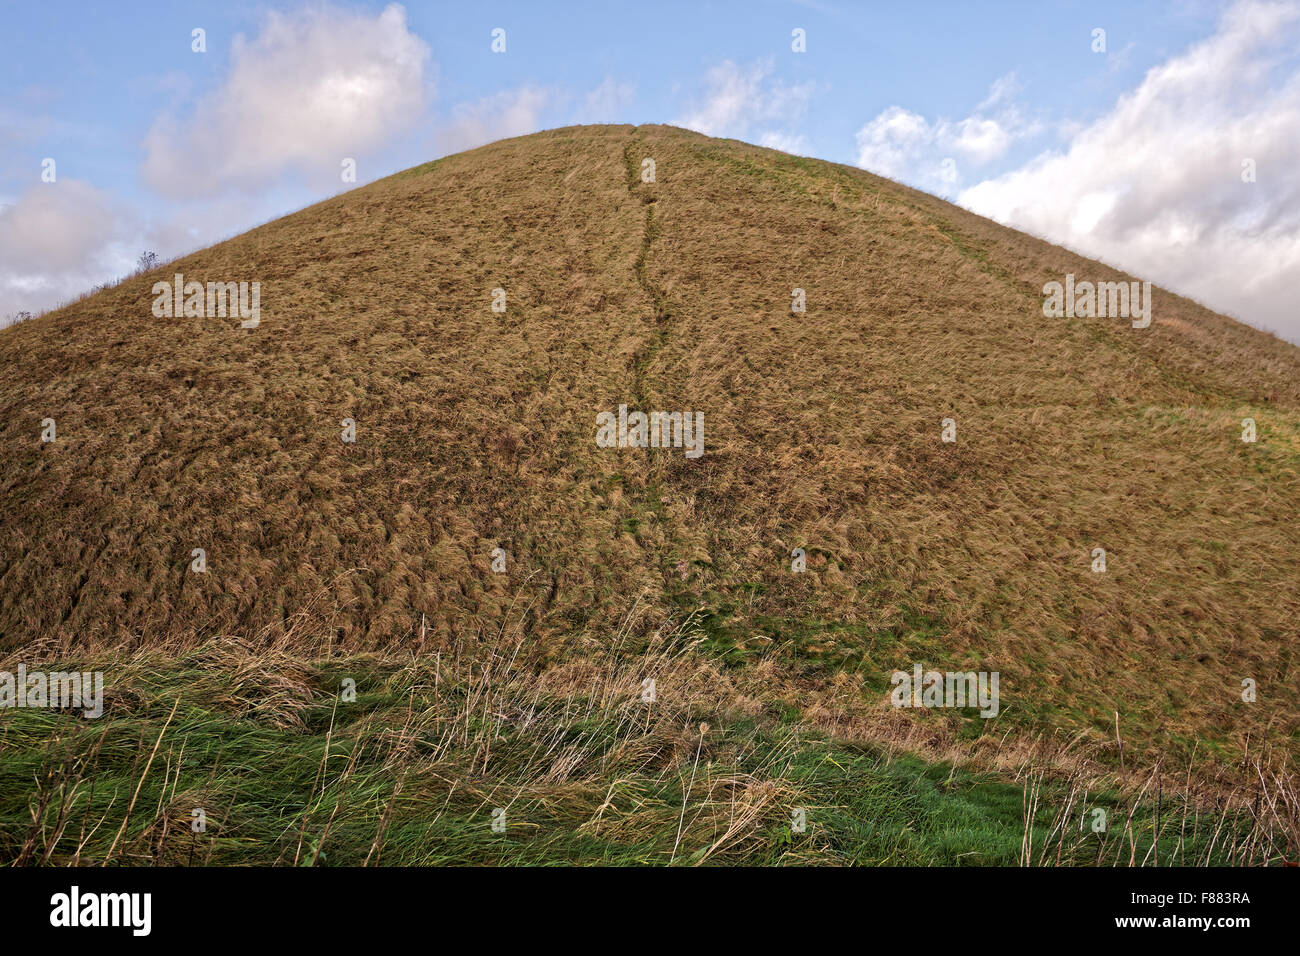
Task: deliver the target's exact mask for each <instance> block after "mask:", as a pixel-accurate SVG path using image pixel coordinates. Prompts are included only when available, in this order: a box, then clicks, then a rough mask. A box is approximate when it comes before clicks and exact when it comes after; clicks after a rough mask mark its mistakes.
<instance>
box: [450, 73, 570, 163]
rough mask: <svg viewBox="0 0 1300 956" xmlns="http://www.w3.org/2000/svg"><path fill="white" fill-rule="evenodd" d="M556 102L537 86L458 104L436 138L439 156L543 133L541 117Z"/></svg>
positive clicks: (551, 94) (524, 87) (549, 94)
mask: <svg viewBox="0 0 1300 956" xmlns="http://www.w3.org/2000/svg"><path fill="white" fill-rule="evenodd" d="M554 101H555V94H554V93H553V92H551V91H550V90H546V89H542V88H540V87H535V86H521V87H519V88H518V89H513V90H503V91H502V92H500V93H496V94H494V95H493V96H486V97H484V98H483V99H480V100H475V101H474V102H472V103H458V104H457V105H456V107H455V109H453V110H452V115H451V119H450V120H449V121H448V122H447V123H446V124H445V125H444V126H442V127H441V128H439V130H438V131H437V133H436V134H435V141H436V142H437V148H438V150H439V152H441V153H442V154H444V155H446V154H448V153H459V152H461V151H462V150H466V149H473V148H474V147H475V146H482V145H484V144H485V143H492V142H495V141H496V140H499V139H506V138H507V137H510V136H523V135H524V134H526V133H535V132H537V131H538V130H539V129H541V125H540V124H541V114H542V111H543V110H544V109H546V108H547V107H549V106H551V105H552V104H553V103H554Z"/></svg>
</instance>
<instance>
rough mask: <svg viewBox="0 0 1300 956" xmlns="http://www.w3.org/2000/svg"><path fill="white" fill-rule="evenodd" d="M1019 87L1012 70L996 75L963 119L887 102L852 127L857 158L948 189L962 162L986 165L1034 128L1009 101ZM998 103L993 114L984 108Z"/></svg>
mask: <svg viewBox="0 0 1300 956" xmlns="http://www.w3.org/2000/svg"><path fill="white" fill-rule="evenodd" d="M1018 90H1019V83H1018V81H1017V80H1016V75H1015V74H1014V73H1008V74H1007V75H1005V76H1002V77H999V78H998V79H997V80H995V81H994V82H993V84H992V86H991V87H990V89H989V94H988V96H987V97H985V99H984V101H983V102H982V103H980V104H979V106H977V107H976V108H975V112H974V113H972V114H971V115H970V116H968V117H966V118H965V119H961V120H956V121H952V120H946V119H940V120H936V121H935V122H933V123H931V122H930V121H928V120H927V119H926V118H925V117H924V116H922V115H921V114H919V113H914V112H912V111H911V110H907V109H904V108H903V107H901V106H891V107H889V108H888V109H886V110H883V111H882V112H881V113H880V114H879V115H877V116H876V118H875V119H873V120H871V121H870V122H869V123H867V124H866V125H865V126H863V127H862V128H861V129H860V130H858V133H857V146H858V158H857V163H858V165H859V166H861V167H862V168H863V169H869V170H871V172H873V173H879V174H880V175H882V176H888V177H889V178H891V179H897V180H900V181H902V182H907V183H912V184H913V185H916V186H920V187H921V188H924V189H930V190H932V191H934V192H937V193H939V194H940V195H946V194H948V193H949V192H950V191H951V189H952V184H953V183H954V182H956V181H957V179H958V178H959V174H958V172H957V170H958V169H959V168H960V167H962V166H965V167H979V166H984V165H987V164H988V163H990V162H992V161H993V160H995V159H997V158H998V157H1000V156H1002V155H1004V154H1005V153H1006V151H1007V150H1008V149H1009V148H1010V147H1011V144H1012V143H1013V142H1015V141H1016V140H1017V139H1021V138H1024V137H1026V136H1030V135H1033V134H1034V133H1036V132H1037V131H1038V127H1037V126H1036V125H1035V124H1031V123H1026V122H1025V121H1024V120H1023V119H1022V118H1021V116H1020V113H1019V111H1018V110H1017V109H1016V108H1015V106H1014V105H1012V104H1011V103H1009V102H1008V101H1009V100H1010V98H1011V97H1013V96H1014V95H1015V94H1016V92H1017V91H1018ZM994 106H1000V109H999V110H998V111H997V113H996V114H995V115H987V112H986V111H988V110H990V109H991V108H992V107H994Z"/></svg>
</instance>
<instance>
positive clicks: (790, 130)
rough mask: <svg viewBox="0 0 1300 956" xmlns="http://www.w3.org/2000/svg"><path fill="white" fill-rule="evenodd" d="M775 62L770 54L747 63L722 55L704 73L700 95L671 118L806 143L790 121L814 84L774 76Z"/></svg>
mask: <svg viewBox="0 0 1300 956" xmlns="http://www.w3.org/2000/svg"><path fill="white" fill-rule="evenodd" d="M773 68H774V66H773V61H772V60H771V59H767V60H760V61H758V62H756V63H752V64H750V65H749V66H746V67H742V66H739V65H737V64H736V63H734V62H732V61H731V60H723V61H722V62H721V63H719V64H718V65H717V66H714V67H712V68H711V69H710V70H709V71H708V73H706V74H705V77H704V86H705V90H704V93H703V95H702V96H701V97H699V98H697V100H696V101H695V102H693V103H692V104H691V105H690V107H689V108H688V109H687V111H686V112H685V113H683V114H682V115H681V116H679V117H678V118H677V119H675V120H673V123H674V124H676V125H677V126H684V127H686V128H687V129H693V130H695V131H696V132H699V133H704V134H705V135H706V136H731V137H735V138H737V139H751V138H752V139H757V140H759V141H760V142H764V145H772V146H774V147H775V148H777V149H784V148H785V145H790V146H795V147H803V146H806V140H804V138H803V137H802V136H801V135H800V134H799V132H798V130H796V129H795V128H794V127H795V126H796V124H797V123H798V121H799V120H800V119H801V118H802V117H803V114H804V112H805V110H806V109H807V107H808V101H809V100H810V99H811V97H812V96H813V94H814V92H815V91H816V84H814V83H798V84H792V83H785V82H783V81H781V80H778V79H776V78H774V77H773V76H772V73H773ZM777 144H785V145H777ZM788 151H793V150H788Z"/></svg>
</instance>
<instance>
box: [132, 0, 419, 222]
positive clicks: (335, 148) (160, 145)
mask: <svg viewBox="0 0 1300 956" xmlns="http://www.w3.org/2000/svg"><path fill="white" fill-rule="evenodd" d="M428 60H429V47H428V44H426V43H425V42H424V41H423V40H421V39H420V38H419V37H417V36H416V35H415V34H413V33H411V32H410V31H409V30H408V29H407V26H406V11H405V9H403V8H402V7H401V6H399V5H397V4H393V5H390V6H388V7H387V8H385V9H384V10H383V11H382V12H381V13H380V14H378V15H377V16H372V15H367V14H363V13H352V12H349V11H344V10H339V9H335V8H332V7H313V8H311V9H309V10H304V11H301V12H298V13H294V14H289V15H286V14H281V13H270V14H268V16H267V19H266V21H265V23H264V24H263V27H262V31H261V33H259V34H258V35H257V36H256V37H255V38H253V39H252V40H248V39H245V38H244V37H236V38H235V41H234V46H233V49H232V51H231V68H230V73H229V75H228V76H227V77H226V80H225V82H224V83H223V84H222V86H221V87H220V88H219V89H217V90H216V91H214V92H213V93H211V94H210V95H208V96H206V97H204V98H203V99H201V100H200V101H199V102H198V104H197V105H196V106H195V108H194V111H193V114H192V115H191V116H190V117H189V118H188V119H184V120H181V119H177V118H175V117H172V116H164V117H161V118H160V119H159V120H158V121H157V122H156V123H155V124H154V126H153V127H152V128H151V129H150V131H149V133H148V135H147V136H146V138H145V143H144V145H145V150H146V153H147V156H146V159H145V163H144V170H143V172H144V178H145V180H146V182H148V183H149V184H150V185H151V186H153V187H154V188H156V189H158V190H159V191H161V192H163V193H165V194H167V195H170V196H179V197H193V196H211V195H215V194H218V193H221V192H222V191H225V190H228V189H230V188H232V187H234V188H238V189H243V190H248V191H257V190H261V189H264V188H266V186H267V183H268V180H271V179H273V178H275V177H277V176H279V175H280V174H282V173H283V172H285V171H286V170H288V169H294V168H296V169H299V170H303V171H307V172H308V173H309V174H310V173H315V174H316V175H317V176H324V175H326V174H329V175H332V176H334V177H335V178H336V177H337V175H338V169H339V163H340V162H341V161H342V159H343V158H344V157H349V156H350V157H356V156H359V155H364V154H366V153H369V152H372V151H374V150H376V149H378V148H379V147H381V146H382V145H383V144H384V143H385V142H386V141H388V140H389V139H390V138H391V137H393V136H395V135H396V134H398V133H400V132H402V131H404V130H406V129H407V128H409V127H410V126H411V125H412V124H413V123H414V122H415V121H416V120H417V119H418V118H419V117H420V115H421V114H422V113H423V111H424V108H425V104H426V101H427V99H428V90H427V87H426V81H425V67H426V64H427V62H428Z"/></svg>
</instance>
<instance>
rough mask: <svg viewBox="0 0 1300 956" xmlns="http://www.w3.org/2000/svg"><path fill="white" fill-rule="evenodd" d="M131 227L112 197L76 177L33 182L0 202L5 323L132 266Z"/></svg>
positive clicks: (0, 306)
mask: <svg viewBox="0 0 1300 956" xmlns="http://www.w3.org/2000/svg"><path fill="white" fill-rule="evenodd" d="M129 232H130V229H129V228H128V227H127V226H125V225H124V224H123V219H122V217H121V214H120V211H119V210H117V209H116V208H115V207H114V204H113V203H112V202H111V200H110V199H109V198H108V197H107V196H106V195H104V194H103V193H102V192H100V191H99V190H97V189H95V188H94V187H93V186H91V185H90V184H88V183H84V182H80V181H78V180H75V179H62V178H60V179H59V180H58V181H57V182H54V183H40V184H36V185H33V186H32V187H31V188H30V189H29V190H28V191H27V192H25V193H24V194H23V195H21V196H19V197H18V199H17V201H15V202H14V203H12V204H11V205H7V206H0V323H3V322H5V321H7V320H8V319H9V317H10V316H11V315H13V314H14V313H17V312H39V311H41V310H43V309H46V308H49V307H50V306H51V305H53V304H55V303H57V302H60V301H63V300H65V299H72V298H74V297H76V296H77V295H79V294H81V293H83V292H85V291H86V290H88V289H89V288H91V287H92V286H93V285H94V284H95V283H96V282H102V281H104V279H105V278H106V277H107V276H112V275H121V274H122V273H124V272H126V271H128V270H129V268H130V266H131V263H132V254H131V253H130V252H128V251H127V250H129V249H130V243H129V238H130V237H129V235H128V233H129Z"/></svg>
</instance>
